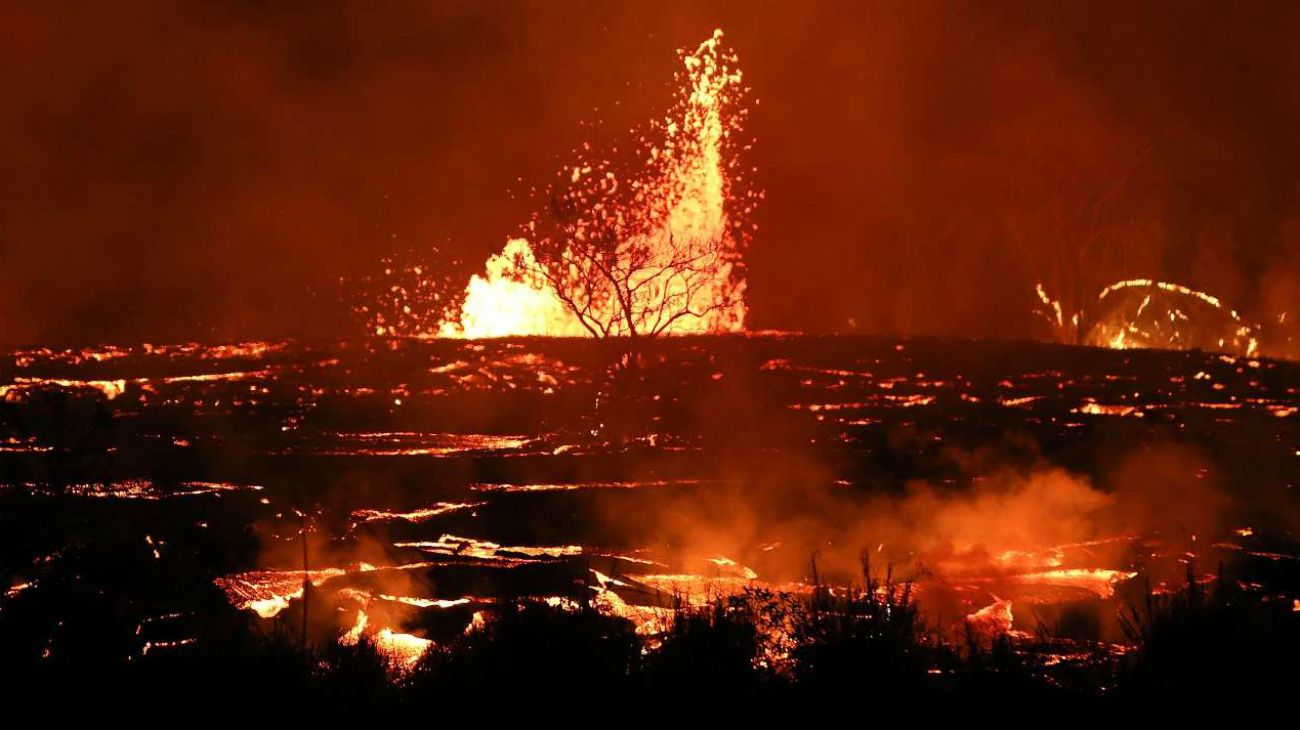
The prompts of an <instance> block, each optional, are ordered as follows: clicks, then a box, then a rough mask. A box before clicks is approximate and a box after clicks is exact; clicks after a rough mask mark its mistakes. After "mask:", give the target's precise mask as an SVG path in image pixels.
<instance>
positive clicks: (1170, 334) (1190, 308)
mask: <svg viewBox="0 0 1300 730" xmlns="http://www.w3.org/2000/svg"><path fill="white" fill-rule="evenodd" d="M1091 319H1092V324H1091V327H1090V328H1089V329H1088V332H1087V334H1086V335H1085V336H1084V341H1085V342H1086V343H1087V344H1089V345H1094V346H1097V347H1110V348H1114V349H1119V350H1123V349H1128V348H1131V347H1144V348H1157V349H1173V350H1188V349H1193V348H1195V349H1201V350H1210V351H1217V352H1230V353H1234V354H1238V355H1245V356H1247V357H1251V356H1254V355H1255V354H1256V353H1257V352H1258V349H1259V343H1258V341H1257V340H1256V336H1255V332H1256V329H1257V328H1255V327H1253V326H1251V325H1249V324H1247V323H1245V322H1243V321H1242V319H1241V317H1240V316H1239V315H1238V314H1237V312H1236V311H1235V310H1233V309H1230V308H1228V307H1226V306H1224V304H1223V302H1222V301H1221V300H1220V299H1219V298H1218V297H1215V296H1213V295H1210V294H1206V293H1205V292H1200V291H1196V290H1195V289H1189V288H1188V287H1185V286H1182V285H1180V284H1171V283H1169V282H1164V281H1152V280H1151V279H1129V280H1125V281H1118V282H1115V283H1114V284H1111V285H1110V286H1108V287H1106V288H1105V289H1102V291H1101V293H1100V294H1099V295H1098V296H1097V315H1096V316H1094V317H1092V318H1091Z"/></svg>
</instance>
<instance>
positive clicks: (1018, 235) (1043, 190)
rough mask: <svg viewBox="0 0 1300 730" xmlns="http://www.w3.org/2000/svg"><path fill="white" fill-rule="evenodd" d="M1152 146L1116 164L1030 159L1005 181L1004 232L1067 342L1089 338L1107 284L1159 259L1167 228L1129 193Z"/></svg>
mask: <svg viewBox="0 0 1300 730" xmlns="http://www.w3.org/2000/svg"><path fill="white" fill-rule="evenodd" d="M1149 152H1150V148H1146V149H1143V150H1141V151H1139V152H1138V153H1137V154H1136V155H1135V156H1134V157H1133V158H1132V159H1131V160H1129V161H1127V162H1126V163H1124V164H1122V165H1116V166H1107V165H1103V164H1088V165H1085V164H1080V163H1079V162H1078V161H1076V160H1071V159H1068V158H1067V159H1053V160H1051V161H1045V162H1041V163H1039V164H1035V163H1034V162H1033V161H1030V162H1029V163H1028V164H1027V165H1026V166H1025V167H1023V168H1022V169H1021V170H1019V171H1018V173H1017V174H1015V175H1013V176H1012V179H1011V180H1010V182H1009V184H1008V185H1007V188H1006V191H1005V199H1004V200H1003V202H1002V205H1001V206H1000V207H999V214H998V220H999V222H1000V224H1001V231H1002V234H1003V236H1004V237H1005V240H1006V242H1007V243H1008V244H1009V245H1010V246H1011V247H1012V248H1013V250H1014V251H1015V253H1016V255H1017V258H1018V259H1019V261H1020V262H1021V263H1022V265H1023V266H1024V267H1025V269H1026V271H1027V273H1028V275H1029V276H1031V277H1033V279H1034V285H1035V286H1036V287H1037V290H1038V295H1039V298H1040V300H1041V303H1042V305H1043V309H1042V314H1043V315H1044V316H1045V317H1046V318H1047V319H1048V321H1049V324H1050V325H1051V326H1052V328H1053V330H1054V334H1055V336H1056V338H1057V339H1058V340H1060V341H1062V342H1070V343H1078V342H1080V341H1081V340H1082V339H1083V337H1084V335H1085V334H1086V328H1087V324H1088V316H1089V307H1090V305H1091V304H1092V303H1093V300H1094V299H1095V298H1096V296H1097V293H1098V292H1099V291H1101V289H1102V288H1103V287H1105V286H1106V285H1107V284H1109V283H1111V282H1112V281H1113V280H1115V279H1116V278H1119V277H1121V276H1125V275H1128V274H1131V273H1132V272H1134V271H1140V272H1142V273H1144V274H1145V273H1146V272H1147V271H1149V270H1150V268H1151V267H1152V266H1154V265H1157V264H1158V258H1159V255H1160V253H1161V251H1162V249H1163V231H1162V229H1161V228H1160V225H1159V223H1158V221H1157V220H1156V219H1155V218H1154V217H1151V216H1147V215H1145V214H1144V211H1142V210H1141V209H1140V207H1138V206H1134V205H1132V204H1131V203H1132V201H1131V200H1129V199H1127V197H1126V196H1127V195H1128V193H1129V188H1130V185H1131V182H1132V179H1133V177H1134V174H1135V172H1136V171H1137V170H1138V169H1139V167H1140V165H1141V164H1142V162H1143V160H1144V159H1145V158H1146V157H1147V155H1148V154H1149Z"/></svg>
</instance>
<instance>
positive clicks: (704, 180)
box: [438, 30, 752, 338]
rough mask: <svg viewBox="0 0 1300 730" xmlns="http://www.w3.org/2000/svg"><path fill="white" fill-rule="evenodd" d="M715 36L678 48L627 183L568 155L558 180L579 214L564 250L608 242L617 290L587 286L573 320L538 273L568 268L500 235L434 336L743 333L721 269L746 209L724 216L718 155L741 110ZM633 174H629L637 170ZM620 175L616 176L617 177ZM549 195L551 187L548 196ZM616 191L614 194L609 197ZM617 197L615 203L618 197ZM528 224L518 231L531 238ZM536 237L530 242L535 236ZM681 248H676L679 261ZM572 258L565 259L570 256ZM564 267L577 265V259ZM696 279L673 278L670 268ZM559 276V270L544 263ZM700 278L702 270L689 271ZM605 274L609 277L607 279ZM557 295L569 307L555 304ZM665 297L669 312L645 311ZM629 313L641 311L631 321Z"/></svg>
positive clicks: (736, 78) (725, 186) (738, 290)
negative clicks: (665, 96)
mask: <svg viewBox="0 0 1300 730" xmlns="http://www.w3.org/2000/svg"><path fill="white" fill-rule="evenodd" d="M721 40H722V31H720V30H718V31H714V33H713V35H712V37H710V38H709V39H708V40H706V41H704V42H703V43H701V44H700V46H699V47H698V48H697V49H696V50H695V51H694V52H693V53H684V52H683V53H682V63H683V66H684V73H682V74H680V75H679V78H681V79H682V80H683V81H684V82H685V83H684V85H683V87H682V89H681V90H680V91H679V96H678V102H677V104H676V105H675V106H674V108H673V110H672V111H671V112H670V113H669V114H668V116H667V118H666V119H665V120H663V122H661V123H658V124H654V125H652V130H654V131H656V132H658V133H659V134H658V135H656V136H657V138H655V139H651V138H650V136H643V137H642V138H641V143H642V149H641V152H642V154H643V157H644V159H643V160H642V161H641V164H640V165H638V166H637V167H636V168H633V170H634V172H633V173H632V174H630V175H627V176H622V175H620V174H619V173H618V172H617V171H616V170H615V168H614V167H613V166H612V164H611V163H610V162H609V161H608V160H590V159H579V161H578V162H577V163H576V164H573V165H571V166H569V167H567V168H566V173H565V174H564V175H563V176H562V177H561V181H562V182H563V183H564V185H565V188H566V190H565V191H564V192H562V193H559V198H560V200H562V201H563V202H564V203H565V204H570V205H574V206H576V207H577V208H578V209H579V210H580V211H581V212H580V213H579V217H578V220H576V221H574V222H573V223H572V224H568V225H566V226H565V234H564V235H566V236H569V237H570V238H568V239H566V240H567V241H568V242H567V243H564V244H563V247H564V250H565V251H568V252H573V251H574V248H573V247H574V246H575V245H578V246H580V245H581V242H583V241H586V240H594V238H595V237H596V236H608V237H611V238H613V239H614V240H615V246H614V249H613V254H612V260H610V261H604V260H602V261H601V262H599V264H596V265H597V266H599V267H600V268H601V270H602V271H605V270H606V269H607V268H609V269H613V270H615V271H619V272H621V274H620V277H625V278H621V285H622V288H621V289H620V286H619V285H618V284H609V283H598V284H596V285H595V286H594V287H593V290H589V291H587V295H588V298H587V299H586V300H584V301H585V307H584V308H583V314H582V315H581V316H580V315H579V314H578V313H577V312H576V311H575V307H574V306H571V305H572V304H573V301H572V300H573V297H572V294H571V293H570V292H567V291H557V286H563V285H562V284H560V283H557V282H556V281H554V279H553V278H548V275H549V276H550V277H558V278H561V279H562V278H563V277H564V276H565V275H566V274H572V273H576V269H575V271H574V272H569V271H568V269H570V268H571V266H576V264H574V265H570V264H567V263H566V261H568V260H570V259H569V258H568V257H567V256H562V257H561V259H562V260H561V262H560V263H559V264H558V265H557V264H554V263H552V264H550V267H551V268H550V269H549V270H548V268H547V265H545V264H539V262H538V259H537V255H536V253H535V251H534V247H533V244H531V243H530V242H529V240H528V239H526V238H522V237H520V238H512V239H510V240H509V241H508V242H507V243H506V246H505V248H504V249H503V250H502V251H501V253H500V254H497V255H495V256H492V257H490V258H488V260H487V262H486V267H485V268H486V271H485V273H484V274H483V275H474V276H473V277H471V278H470V281H469V284H468V286H467V287H466V288H465V299H464V301H463V303H462V305H461V308H460V312H459V316H453V317H449V318H448V319H446V320H445V321H443V322H442V323H441V325H440V326H439V328H438V334H439V335H442V336H446V337H466V338H480V337H502V336H510V335H546V336H585V335H589V334H597V333H599V334H612V335H632V334H640V333H641V330H650V331H652V333H657V332H664V333H672V334H683V333H705V332H711V333H716V332H729V331H741V330H743V329H744V319H745V314H746V307H745V302H744V297H743V292H744V287H745V283H744V281H743V279H741V278H740V277H739V275H738V274H739V272H738V271H737V270H736V269H735V267H734V266H733V264H734V263H735V262H736V261H738V260H739V255H740V246H741V243H742V242H743V240H744V237H745V235H746V234H745V233H744V232H742V229H743V218H744V215H745V214H747V213H748V212H750V210H752V205H749V207H746V208H744V209H743V210H740V211H736V215H735V216H734V217H733V216H732V215H729V210H728V207H729V206H728V200H729V196H730V195H731V194H732V192H733V182H734V181H733V178H734V176H735V171H736V169H737V167H736V161H735V160H734V159H729V157H728V150H729V148H730V144H731V143H732V142H734V140H735V138H736V135H737V134H738V132H739V128H740V120H741V118H742V117H743V116H744V112H743V110H741V111H740V112H739V113H733V112H732V107H733V106H734V105H735V102H736V100H737V99H738V97H739V96H740V95H741V94H742V93H743V92H744V89H742V88H741V87H740V83H741V79H742V76H741V72H740V71H739V69H737V68H736V66H735V64H736V62H737V58H736V56H735V55H734V54H731V53H729V52H727V51H726V50H725V49H724V46H723V45H722V43H721ZM638 168H639V169H638ZM625 178H626V179H625ZM551 192H552V193H553V195H554V194H556V193H557V191H554V190H552V191H551ZM616 194H617V195H621V196H624V197H622V198H618V199H616V198H615V197H614V196H615V195H616ZM625 198H626V199H625ZM538 222H539V221H538V217H537V216H534V219H533V221H532V222H531V223H530V224H529V226H527V227H526V228H525V232H526V233H527V234H528V235H532V236H536V235H537V234H538V226H537V224H538ZM535 240H538V239H535ZM683 251H687V252H688V254H686V258H683V253H682V252H683ZM574 255H575V256H577V254H574ZM573 260H575V261H576V260H578V259H577V258H575V259H573ZM683 260H687V261H689V262H690V267H691V269H692V270H693V271H695V272H696V273H695V274H693V275H683V274H682V269H683V267H682V263H681V262H682V261H683ZM557 267H558V269H560V270H559V271H557V270H556V268H557ZM700 272H703V273H700ZM611 278H613V277H611ZM566 298H567V299H568V300H569V303H566V301H565V300H566ZM665 301H670V302H672V310H673V311H674V312H684V313H685V314H684V315H682V316H678V317H671V316H664V313H663V312H662V311H659V312H658V314H657V315H656V314H655V313H654V310H655V307H656V306H659V307H660V310H662V306H661V305H662V303H663V302H665ZM629 309H635V310H637V311H640V312H649V313H650V314H647V315H645V316H644V318H643V319H644V321H641V322H635V321H633V320H634V319H635V318H634V317H632V316H630V315H628V310H629Z"/></svg>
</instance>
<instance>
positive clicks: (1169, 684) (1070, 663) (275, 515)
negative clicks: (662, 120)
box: [0, 336, 1300, 709]
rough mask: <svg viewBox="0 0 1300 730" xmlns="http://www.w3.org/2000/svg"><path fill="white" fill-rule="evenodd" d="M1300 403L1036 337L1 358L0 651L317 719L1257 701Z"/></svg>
mask: <svg viewBox="0 0 1300 730" xmlns="http://www.w3.org/2000/svg"><path fill="white" fill-rule="evenodd" d="M1298 409H1300V367H1297V366H1295V365H1292V364H1288V363H1281V362H1273V361H1262V360H1248V359H1244V358H1231V357H1224V356H1219V355H1212V354H1205V353H1181V352H1152V351H1140V352H1139V351H1110V350H1097V349H1088V348H1066V347H1057V346H1048V345H1034V344H1008V343H977V342H953V341H939V340H898V339H884V338H813V337H784V336H763V337H720V338H680V339H671V340H666V341H663V342H657V343H654V344H653V345H652V346H648V347H646V348H645V349H643V350H642V352H641V353H640V354H639V356H638V357H637V358H635V359H634V360H632V361H631V364H629V360H628V359H627V358H625V357H624V356H623V354H622V353H620V352H618V351H616V350H613V349H611V348H607V347H603V346H601V345H600V344H598V343H594V342H590V341H570V340H514V341H511V340H502V341H480V342H456V341H434V342H407V341H402V342H387V341H370V342H357V343H339V344H302V343H294V342H276V343H246V344H241V345H230V346H204V345H179V346H149V345H141V346H133V347H122V348H118V347H97V348H88V349H84V350H51V349H32V350H24V351H18V352H11V353H9V354H8V355H7V356H5V357H3V358H0V484H2V485H3V486H0V581H3V583H0V587H2V588H4V589H5V592H4V594H3V595H0V663H2V664H3V666H4V669H5V670H6V674H8V675H11V676H13V677H16V678H17V679H16V680H15V681H14V682H13V683H11V684H10V685H9V686H10V687H11V688H13V691H14V692H15V693H21V692H43V691H56V692H66V691H68V688H71V687H75V688H78V691H81V692H90V691H104V692H108V693H114V694H116V696H118V697H121V694H120V693H121V692H123V691H130V692H149V693H151V696H152V697H154V698H156V701H158V702H163V701H166V700H177V699H181V698H190V697H242V698H249V701H252V699H253V698H256V699H257V701H259V702H265V701H271V700H274V701H277V702H282V703H288V704H293V703H295V702H296V701H298V700H300V699H305V698H309V699H311V700H313V704H312V705H311V706H313V707H317V708H320V707H329V706H334V705H339V704H344V703H346V704H348V705H352V706H366V707H374V708H377V709H395V708H403V709H416V708H420V707H424V706H426V704H425V703H430V702H436V703H440V704H441V705H443V706H446V704H447V703H448V702H452V703H455V702H458V701H469V700H470V699H472V698H474V697H480V696H493V697H505V696H517V695H518V694H519V693H524V692H529V691H538V692H548V693H552V694H554V693H567V694H575V695H578V696H581V697H583V698H586V700H585V701H588V702H597V701H606V700H614V699H623V700H627V701H628V702H631V703H644V702H646V701H650V700H653V699H654V698H656V697H661V698H662V697H673V696H685V695H690V696H697V695H703V696H707V697H709V698H711V699H713V700H716V701H717V702H720V703H730V702H735V703H746V704H747V705H749V706H753V704H754V703H762V702H763V701H779V700H791V701H802V700H804V699H816V700H817V701H819V702H820V701H834V700H836V699H839V700H843V699H844V698H845V697H859V698H860V697H861V696H862V693H863V692H866V691H870V692H873V693H875V694H874V695H873V696H875V697H877V698H881V699H883V698H891V699H893V700H894V701H900V702H901V701H903V700H914V699H927V698H933V699H945V700H952V701H954V702H966V703H969V702H978V701H988V700H996V699H998V698H1003V697H1013V698H1017V699H1018V700H1022V701H1023V700H1042V701H1053V702H1089V703H1131V702H1144V703H1145V702H1163V701H1186V700H1187V699H1188V698H1199V700H1200V701H1210V700H1214V699H1221V700H1223V701H1234V702H1236V701H1245V700H1246V699H1247V698H1250V699H1270V698H1277V697H1280V696H1282V694H1283V693H1285V692H1287V691H1289V690H1290V689H1292V688H1294V687H1295V686H1296V680H1297V678H1298V677H1297V667H1298V666H1300V662H1297V659H1296V657H1298V656H1300V654H1298V653H1297V650H1298V649H1300V641H1298V638H1300V637H1298V633H1297V632H1298V626H1297V624H1300V602H1298V599H1300V548H1298V547H1297V534H1296V528H1297V526H1298V525H1300V499H1298V498H1297V497H1296V493H1295V487H1294V483H1295V481H1296V477H1297V467H1298V466H1300V410H1298ZM304 584H306V587H305V588H304ZM864 688H866V689H864Z"/></svg>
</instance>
